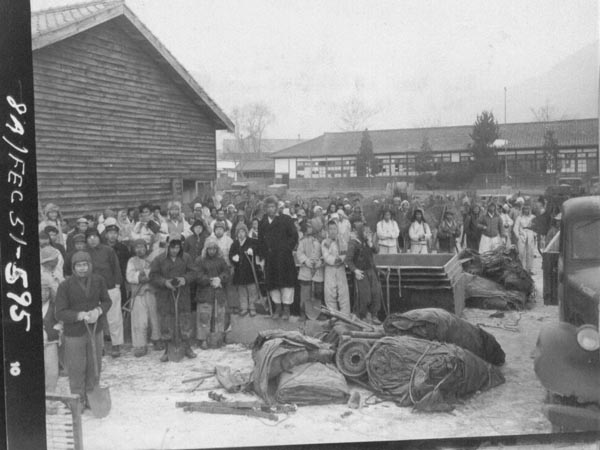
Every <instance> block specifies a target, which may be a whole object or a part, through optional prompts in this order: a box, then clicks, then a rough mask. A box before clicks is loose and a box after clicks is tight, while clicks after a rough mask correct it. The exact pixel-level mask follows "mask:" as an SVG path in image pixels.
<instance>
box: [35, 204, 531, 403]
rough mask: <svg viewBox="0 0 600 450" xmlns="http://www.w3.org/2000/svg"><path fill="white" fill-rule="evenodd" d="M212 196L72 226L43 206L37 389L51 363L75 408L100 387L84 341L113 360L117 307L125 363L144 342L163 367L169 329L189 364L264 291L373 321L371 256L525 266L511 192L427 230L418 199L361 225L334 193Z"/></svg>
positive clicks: (376, 293) (526, 234)
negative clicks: (509, 253)
mask: <svg viewBox="0 0 600 450" xmlns="http://www.w3.org/2000/svg"><path fill="white" fill-rule="evenodd" d="M220 200H221V198H219V197H218V196H215V197H214V198H209V199H208V200H207V201H206V202H205V204H202V203H199V202H196V203H194V204H193V207H192V208H190V210H191V211H189V212H188V214H185V213H184V211H183V208H182V204H181V203H180V202H178V201H171V202H169V203H168V206H167V210H166V211H165V213H166V214H163V211H162V210H161V208H160V207H159V206H154V205H151V204H142V205H141V206H139V207H138V208H130V209H122V210H119V211H116V212H115V211H113V210H111V209H107V210H105V211H104V212H103V213H102V214H101V215H99V216H98V217H96V216H93V215H86V216H82V217H80V218H78V219H77V220H76V221H75V223H74V226H73V227H72V228H71V226H70V224H69V223H68V221H66V220H64V219H63V218H62V216H61V213H60V209H59V208H58V207H57V206H56V205H54V204H48V205H46V207H45V208H44V210H43V215H42V216H43V217H41V220H40V224H39V238H40V263H41V272H42V301H43V315H44V344H45V361H46V383H47V386H46V389H47V391H54V390H55V389H56V383H57V380H58V373H59V366H61V367H62V369H63V370H64V371H66V372H67V374H68V376H69V383H70V388H71V392H72V393H75V394H79V395H80V396H81V398H82V401H83V402H84V404H85V398H86V397H85V393H86V392H87V391H89V390H91V389H93V387H94V386H96V385H97V384H98V378H97V376H96V375H95V372H94V370H93V360H92V357H91V354H92V352H91V343H92V340H94V341H95V343H96V347H97V348H98V349H100V352H98V353H99V355H98V356H97V358H98V364H99V365H100V364H101V356H102V349H103V348H104V341H105V340H109V341H110V343H111V345H110V355H111V356H112V357H114V358H117V357H119V356H120V354H121V350H122V348H121V346H122V345H123V343H124V323H123V311H124V310H125V311H128V312H130V320H131V337H132V345H133V352H134V355H135V356H136V357H143V356H144V355H146V354H147V353H148V350H149V348H150V346H151V347H152V348H153V349H155V350H164V354H163V355H162V356H161V357H160V359H161V361H167V360H168V348H169V345H173V341H174V339H175V333H176V332H177V330H178V332H179V334H180V339H181V342H182V345H183V348H184V354H185V356H186V357H188V358H194V357H195V356H196V353H195V351H194V350H193V348H192V347H194V346H196V347H198V348H201V349H205V348H207V338H208V335H209V333H212V332H222V333H224V332H226V331H227V330H228V329H230V327H231V315H234V314H237V315H240V316H249V317H254V316H256V315H257V310H258V309H259V308H257V307H259V306H263V307H264V304H263V303H262V293H261V285H264V287H265V291H266V293H267V298H268V299H269V300H268V301H270V302H272V304H273V306H274V309H273V311H272V316H273V317H274V318H281V319H283V320H289V318H290V306H291V305H292V304H293V302H294V298H295V289H296V287H297V286H299V298H300V305H299V306H300V314H301V316H302V317H303V318H304V317H305V315H304V312H305V306H306V303H307V302H308V301H314V300H315V299H316V300H317V302H319V303H320V302H321V301H322V302H324V304H325V305H326V306H327V307H329V308H331V309H335V310H338V311H341V312H343V313H345V314H350V313H351V312H353V313H354V314H356V316H358V318H360V319H362V320H365V321H367V322H371V323H374V324H379V323H380V320H379V319H380V318H379V312H380V308H381V304H382V290H381V285H380V281H379V277H378V273H377V270H376V266H375V262H374V255H375V254H376V253H380V254H398V253H407V252H409V253H414V254H425V253H430V252H441V253H455V252H459V251H460V250H461V249H462V248H470V249H472V250H475V251H478V252H480V253H482V252H485V251H489V250H493V249H495V248H497V247H498V246H500V245H507V246H510V245H513V244H516V246H517V247H518V251H519V255H520V258H521V260H522V262H523V266H524V267H526V269H527V270H529V271H531V270H532V258H533V254H534V249H535V244H534V243H535V239H536V236H535V233H534V232H533V230H532V228H531V227H532V220H533V218H534V215H533V214H532V212H531V205H530V204H529V203H528V202H526V201H525V199H524V198H522V197H518V198H511V199H507V201H506V202H505V203H503V204H502V205H500V207H499V208H498V206H497V205H496V204H495V203H488V204H487V205H485V207H483V208H482V207H481V206H480V205H479V204H476V203H474V202H472V201H469V200H468V199H467V200H465V202H464V203H462V207H461V212H462V216H461V217H458V218H457V217H455V213H454V212H453V210H452V208H447V209H446V208H445V209H444V212H443V213H442V217H441V218H440V220H439V221H438V222H437V223H436V224H435V226H433V225H432V224H429V223H428V222H427V221H426V218H425V216H426V214H425V211H424V209H423V208H421V207H420V204H419V202H416V201H413V202H409V201H408V200H402V199H401V198H400V197H394V198H390V199H388V200H387V201H383V202H378V209H379V211H380V217H379V220H378V221H376V223H368V221H367V220H366V219H365V216H364V215H363V211H362V206H363V205H362V203H361V200H360V199H354V200H352V201H351V200H350V199H348V198H336V199H332V200H331V201H330V202H329V204H328V205H327V206H326V207H325V208H324V207H323V206H322V205H321V204H320V202H319V201H318V200H312V201H311V202H310V204H309V202H306V201H303V200H301V199H296V201H295V202H292V201H283V200H278V199H276V198H275V197H268V198H266V199H264V200H258V199H257V198H256V197H255V196H252V197H251V198H249V199H246V201H245V202H243V203H241V202H238V203H237V205H234V204H228V205H227V206H224V205H221V204H220ZM190 206H191V205H190ZM538 209H539V204H538ZM347 270H349V273H350V280H351V282H352V283H353V285H352V287H353V288H354V292H355V296H354V302H353V304H352V305H351V302H350V289H349V284H348V277H347ZM176 305H177V314H176V313H175V308H176ZM265 310H266V309H265V308H262V311H265ZM176 316H177V324H176V322H175V320H176V319H175V317H176Z"/></svg>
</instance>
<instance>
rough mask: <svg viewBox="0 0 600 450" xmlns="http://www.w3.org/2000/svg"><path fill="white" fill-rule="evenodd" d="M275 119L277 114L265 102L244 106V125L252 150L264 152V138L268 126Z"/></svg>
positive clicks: (259, 153)
mask: <svg viewBox="0 0 600 450" xmlns="http://www.w3.org/2000/svg"><path fill="white" fill-rule="evenodd" d="M274 121H275V115H274V114H273V113H272V112H271V110H270V109H269V107H268V106H267V105H265V104H264V103H251V104H249V105H246V107H245V108H244V117H243V122H242V124H243V127H244V131H245V132H246V136H247V139H248V140H249V141H250V144H251V146H252V151H253V152H254V153H258V155H259V157H260V155H261V152H262V138H263V134H264V132H265V129H266V128H267V126H269V125H270V124H272V123H273V122H274Z"/></svg>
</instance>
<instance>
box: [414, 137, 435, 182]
mask: <svg viewBox="0 0 600 450" xmlns="http://www.w3.org/2000/svg"><path fill="white" fill-rule="evenodd" d="M415 170H416V171H417V172H418V173H423V172H430V171H432V170H435V158H434V156H433V150H432V148H431V145H430V144H429V138H428V137H427V136H424V137H423V142H422V143H421V149H420V151H419V153H418V154H417V156H416V157H415Z"/></svg>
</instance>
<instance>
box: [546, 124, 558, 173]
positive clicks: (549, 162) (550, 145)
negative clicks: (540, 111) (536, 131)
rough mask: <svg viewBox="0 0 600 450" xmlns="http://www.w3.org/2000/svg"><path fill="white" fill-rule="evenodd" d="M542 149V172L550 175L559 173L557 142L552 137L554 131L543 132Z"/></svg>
mask: <svg viewBox="0 0 600 450" xmlns="http://www.w3.org/2000/svg"><path fill="white" fill-rule="evenodd" d="M542 149H543V150H544V159H543V163H542V170H543V171H544V172H550V173H558V172H560V169H561V164H560V159H559V153H558V140H557V139H556V137H555V136H554V130H551V129H550V128H548V129H546V131H545V132H544V143H543V144H542Z"/></svg>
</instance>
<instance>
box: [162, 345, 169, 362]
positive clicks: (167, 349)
mask: <svg viewBox="0 0 600 450" xmlns="http://www.w3.org/2000/svg"><path fill="white" fill-rule="evenodd" d="M168 360H169V343H168V342H165V352H164V353H163V354H162V356H161V357H160V362H167V361H168Z"/></svg>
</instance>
